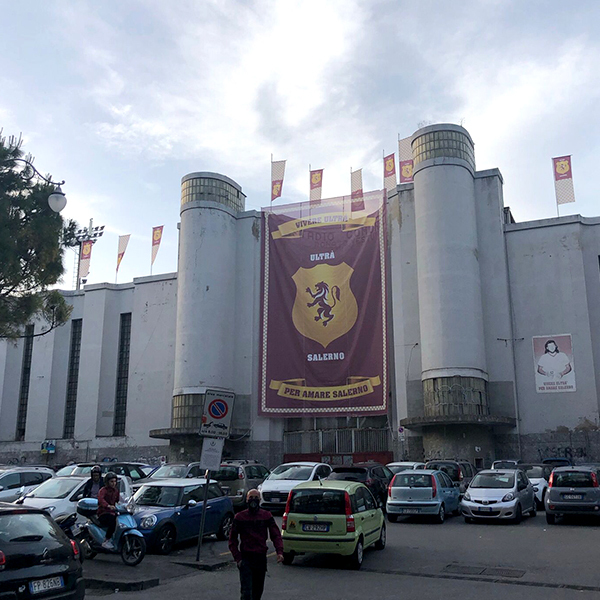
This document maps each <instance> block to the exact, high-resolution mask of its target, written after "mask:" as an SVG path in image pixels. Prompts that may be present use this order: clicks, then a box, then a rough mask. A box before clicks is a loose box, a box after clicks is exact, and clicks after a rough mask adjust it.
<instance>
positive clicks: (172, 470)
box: [152, 465, 188, 479]
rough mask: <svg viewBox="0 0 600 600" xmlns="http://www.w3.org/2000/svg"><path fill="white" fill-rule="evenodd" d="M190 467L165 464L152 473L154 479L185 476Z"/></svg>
mask: <svg viewBox="0 0 600 600" xmlns="http://www.w3.org/2000/svg"><path fill="white" fill-rule="evenodd" d="M187 470H188V468H187V467H186V466H185V465H178V466H176V465H163V466H162V467H159V468H158V469H156V471H154V473H152V479H170V478H171V477H175V478H180V477H185V476H186V474H187Z"/></svg>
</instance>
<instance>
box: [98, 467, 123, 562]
mask: <svg viewBox="0 0 600 600" xmlns="http://www.w3.org/2000/svg"><path fill="white" fill-rule="evenodd" d="M104 483H105V486H104V487H103V488H102V489H101V490H100V491H99V492H98V521H100V525H102V527H106V538H105V540H104V542H102V547H103V548H106V550H112V549H113V548H114V546H113V543H112V542H111V541H110V538H112V536H113V534H114V532H115V529H116V528H117V506H116V505H117V503H118V502H119V488H118V487H117V476H116V475H115V474H114V473H112V472H109V473H107V474H106V476H105V477H104Z"/></svg>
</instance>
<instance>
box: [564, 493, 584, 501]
mask: <svg viewBox="0 0 600 600" xmlns="http://www.w3.org/2000/svg"><path fill="white" fill-rule="evenodd" d="M563 498H564V499H565V500H583V494H563Z"/></svg>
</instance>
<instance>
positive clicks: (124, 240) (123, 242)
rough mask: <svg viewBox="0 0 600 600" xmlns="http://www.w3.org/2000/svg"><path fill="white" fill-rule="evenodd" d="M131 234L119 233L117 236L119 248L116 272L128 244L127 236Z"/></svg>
mask: <svg viewBox="0 0 600 600" xmlns="http://www.w3.org/2000/svg"><path fill="white" fill-rule="evenodd" d="M130 237H131V234H129V233H128V234H127V235H120V236H119V249H118V250H117V273H118V272H119V267H120V266H121V261H122V260H123V256H124V255H125V250H127V244H129V238H130Z"/></svg>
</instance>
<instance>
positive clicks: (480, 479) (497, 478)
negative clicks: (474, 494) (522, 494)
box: [469, 473, 515, 490]
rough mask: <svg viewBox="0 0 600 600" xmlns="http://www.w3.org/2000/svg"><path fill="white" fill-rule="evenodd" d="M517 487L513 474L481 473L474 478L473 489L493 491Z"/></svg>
mask: <svg viewBox="0 0 600 600" xmlns="http://www.w3.org/2000/svg"><path fill="white" fill-rule="evenodd" d="M514 485H515V476H514V475H513V474H512V473H480V474H479V475H475V477H473V481H471V485H470V486H469V487H471V488H484V489H491V490H509V489H511V488H513V487H514Z"/></svg>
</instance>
